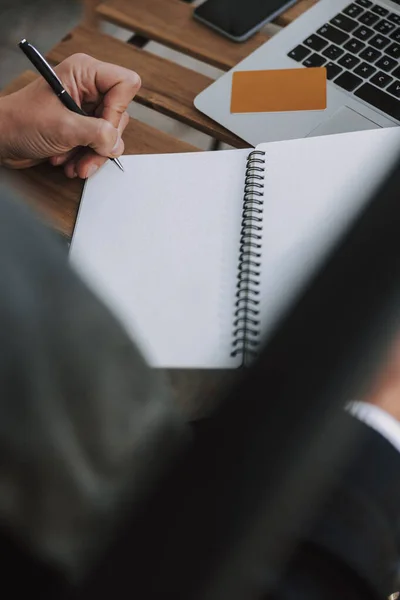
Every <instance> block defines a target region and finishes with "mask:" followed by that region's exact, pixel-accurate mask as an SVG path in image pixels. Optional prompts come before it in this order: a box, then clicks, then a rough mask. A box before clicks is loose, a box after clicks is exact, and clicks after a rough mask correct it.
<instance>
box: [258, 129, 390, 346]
mask: <svg viewBox="0 0 400 600" xmlns="http://www.w3.org/2000/svg"><path fill="white" fill-rule="evenodd" d="M258 149H260V150H263V151H265V153H266V173H265V188H264V223H263V240H262V280H261V297H262V301H261V308H260V312H261V317H262V318H261V322H262V330H263V334H264V335H267V334H268V333H269V331H270V330H271V327H272V326H273V325H274V324H275V323H276V321H277V319H279V317H280V316H281V315H282V313H283V311H284V310H285V309H286V308H287V307H288V305H289V304H290V303H291V302H292V301H293V299H294V298H295V297H296V295H297V294H298V293H299V292H300V290H301V289H302V287H303V286H304V285H305V283H306V282H307V281H308V279H309V278H310V277H311V276H312V274H313V273H314V272H315V270H316V269H317V268H318V265H319V264H320V263H321V261H322V260H323V258H324V257H325V256H326V255H327V253H328V251H329V250H330V249H331V248H332V247H333V245H334V244H335V242H336V241H337V240H338V238H339V236H340V234H341V233H343V232H344V231H345V229H346V228H347V227H348V226H349V224H350V223H351V221H352V220H353V219H354V218H355V217H356V216H357V214H358V213H359V211H360V210H361V208H362V206H363V205H364V204H365V203H366V202H367V201H368V200H369V198H370V195H371V194H372V193H373V191H374V189H375V188H376V187H377V186H378V185H379V183H380V182H381V180H382V177H384V175H385V174H386V173H387V171H388V169H389V168H390V166H391V165H392V163H393V161H394V160H396V159H397V156H398V152H399V151H400V128H398V127H391V128H388V129H376V130H372V131H362V132H357V133H345V134H339V135H327V136H321V137H314V138H305V139H301V140H292V141H287V142H273V143H269V144H262V145H260V146H258Z"/></svg>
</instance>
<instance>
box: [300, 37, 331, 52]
mask: <svg viewBox="0 0 400 600" xmlns="http://www.w3.org/2000/svg"><path fill="white" fill-rule="evenodd" d="M303 44H304V46H308V47H309V48H311V49H312V50H316V51H317V52H319V50H322V48H325V46H327V45H328V44H329V42H327V41H326V40H324V38H322V37H319V35H315V34H314V35H310V37H308V38H307V39H306V40H304V42H303Z"/></svg>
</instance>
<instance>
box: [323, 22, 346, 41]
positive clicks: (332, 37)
mask: <svg viewBox="0 0 400 600" xmlns="http://www.w3.org/2000/svg"><path fill="white" fill-rule="evenodd" d="M317 33H318V34H319V35H322V37H324V38H326V39H327V40H329V41H330V42H333V43H334V44H344V42H345V41H346V40H348V39H349V37H350V36H349V34H348V33H345V32H344V31H340V29H336V27H332V25H329V23H326V24H325V25H323V26H322V27H320V29H318V31H317Z"/></svg>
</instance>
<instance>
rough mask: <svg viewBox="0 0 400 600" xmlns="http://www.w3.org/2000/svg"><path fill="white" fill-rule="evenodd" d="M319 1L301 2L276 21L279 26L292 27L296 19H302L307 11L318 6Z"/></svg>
mask: <svg viewBox="0 0 400 600" xmlns="http://www.w3.org/2000/svg"><path fill="white" fill-rule="evenodd" d="M317 2H318V0H299V2H296V4H295V5H294V6H292V7H291V8H289V10H287V11H286V12H284V13H283V14H282V15H281V16H280V17H278V18H277V19H276V23H277V24H278V25H282V26H283V27H284V26H285V25H290V23H292V22H293V21H294V20H295V19H297V18H298V17H300V15H302V14H303V13H304V12H306V10H308V9H309V8H311V7H312V6H314V4H317Z"/></svg>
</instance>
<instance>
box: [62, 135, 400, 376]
mask: <svg viewBox="0 0 400 600" xmlns="http://www.w3.org/2000/svg"><path fill="white" fill-rule="evenodd" d="M399 148H400V129H398V128H389V129H385V130H383V129H380V130H372V131H362V132H357V133H346V134H340V135H331V136H321V137H312V138H305V139H301V140H290V141H285V142H273V143H268V144H261V145H260V146H258V147H257V148H256V149H255V150H252V151H249V150H227V151H220V152H201V153H200V152H199V153H187V154H164V155H147V156H145V155H139V156H124V157H122V162H123V165H124V168H125V172H124V173H121V171H119V170H118V169H116V168H115V165H114V164H112V163H111V162H110V161H108V164H106V165H105V166H104V167H103V168H102V169H100V171H99V172H98V173H97V174H96V175H95V176H94V177H92V178H91V179H90V180H89V181H88V182H87V184H86V186H85V189H84V194H83V197H82V202H81V206H80V210H79V215H78V220H77V225H76V228H75V233H74V237H73V242H72V246H71V260H72V263H73V265H74V266H75V268H76V269H78V271H79V272H80V273H81V274H82V276H83V277H84V278H85V279H86V280H87V282H88V283H89V285H91V286H92V287H93V288H94V289H95V291H96V292H98V293H99V294H100V296H101V297H102V298H103V300H104V301H105V302H106V303H107V304H108V305H109V306H110V308H111V309H112V310H113V311H114V313H115V314H116V315H117V317H118V318H119V319H120V320H121V321H122V323H123V324H124V325H125V327H126V328H127V330H128V332H129V333H130V334H131V336H132V338H133V339H135V341H136V342H137V343H138V344H139V346H140V347H141V348H142V350H143V352H144V354H145V356H146V357H147V359H148V360H149V362H150V363H151V364H152V365H154V366H157V367H192V368H196V367H197V368H202V367H204V368H212V367H220V368H229V367H239V366H240V365H242V364H244V363H247V362H249V360H251V357H252V356H254V353H256V352H257V348H258V347H259V344H260V343H261V342H262V340H263V338H264V337H265V336H267V335H268V333H269V332H270V331H271V328H272V327H273V326H274V323H275V322H276V320H277V319H279V317H280V315H282V312H283V311H284V310H285V308H287V307H288V305H289V303H291V302H292V301H293V300H294V299H295V297H296V295H297V294H298V293H299V291H300V290H301V288H302V286H303V285H304V284H305V283H306V282H307V280H308V278H309V277H310V276H311V275H312V273H313V272H314V270H315V269H316V268H317V267H318V265H319V264H320V262H321V260H322V259H323V257H324V256H325V254H326V253H327V252H328V251H329V249H330V248H331V247H332V244H334V242H335V240H336V239H337V237H338V236H339V235H340V234H341V233H342V232H343V230H344V228H345V227H346V226H348V225H349V224H350V223H351V221H352V219H353V218H354V217H355V216H356V215H357V213H358V211H359V210H360V208H361V207H362V205H363V203H365V202H366V201H367V200H368V198H369V195H370V193H372V191H373V190H374V189H375V187H376V186H377V185H378V184H379V181H380V179H381V177H383V176H384V175H385V173H386V172H387V169H388V168H389V167H390V165H391V164H392V161H393V160H394V159H395V158H396V153H397V150H398V149H399Z"/></svg>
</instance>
